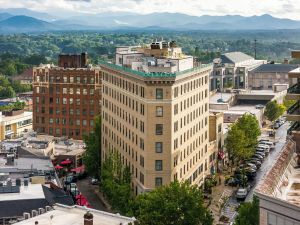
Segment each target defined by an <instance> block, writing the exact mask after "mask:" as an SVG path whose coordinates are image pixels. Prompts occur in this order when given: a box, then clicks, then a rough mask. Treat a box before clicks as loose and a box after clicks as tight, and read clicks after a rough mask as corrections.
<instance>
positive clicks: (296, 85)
mask: <svg viewBox="0 0 300 225" xmlns="http://www.w3.org/2000/svg"><path fill="white" fill-rule="evenodd" d="M292 57H293V58H297V59H300V50H296V51H292ZM288 76H289V85H290V87H289V89H288V91H287V92H288V93H287V95H286V99H287V100H294V101H295V103H294V104H293V105H292V106H291V107H290V108H289V109H288V110H287V117H286V118H287V120H289V121H292V122H293V123H292V125H291V127H290V128H289V130H288V133H291V132H293V131H299V130H300V105H299V101H300V67H299V68H296V69H294V70H292V71H290V72H289V73H288Z"/></svg>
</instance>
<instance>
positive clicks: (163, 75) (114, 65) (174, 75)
mask: <svg viewBox="0 0 300 225" xmlns="http://www.w3.org/2000/svg"><path fill="white" fill-rule="evenodd" d="M99 63H100V65H101V64H102V65H105V66H108V67H110V68H112V69H116V70H119V71H124V72H128V73H131V74H135V75H138V76H142V77H153V78H155V77H165V78H168V77H170V78H175V77H176V76H180V75H184V74H186V73H189V72H194V71H199V70H201V69H203V68H207V67H210V66H212V64H205V65H201V66H199V67H194V68H191V69H187V70H184V71H179V72H175V73H161V72H157V73H145V72H142V71H138V70H133V69H130V68H127V67H123V66H119V65H116V64H113V63H108V62H105V61H103V60H101V61H100V62H99Z"/></svg>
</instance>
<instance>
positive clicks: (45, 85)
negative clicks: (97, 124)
mask: <svg viewBox="0 0 300 225" xmlns="http://www.w3.org/2000/svg"><path fill="white" fill-rule="evenodd" d="M75 56H76V55H75ZM75 56H73V55H70V56H69V58H70V59H69V61H70V62H69V61H68V57H67V56H66V55H63V57H62V56H60V58H59V64H60V65H63V67H55V66H49V65H46V66H40V67H35V68H34V69H33V129H34V130H35V131H37V132H38V133H44V134H49V135H53V136H56V137H60V136H66V137H69V138H74V139H82V137H83V135H84V134H88V133H90V132H91V131H92V130H93V127H94V117H95V116H96V115H98V114H99V113H100V110H101V77H100V73H99V68H93V67H92V66H90V65H87V64H86V63H87V61H86V59H85V56H84V57H83V56H82V55H78V58H79V59H78V60H77V61H78V64H76V62H77V61H76V60H75V59H76V57H75ZM79 56H80V57H79ZM74 57H75V58H74ZM83 58H84V60H83ZM82 61H84V63H85V64H84V63H82ZM69 65H72V66H74V67H68V66H69ZM79 66H80V67H79Z"/></svg>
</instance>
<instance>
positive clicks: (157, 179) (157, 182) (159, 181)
mask: <svg viewBox="0 0 300 225" xmlns="http://www.w3.org/2000/svg"><path fill="white" fill-rule="evenodd" d="M160 186H162V177H155V187H160Z"/></svg>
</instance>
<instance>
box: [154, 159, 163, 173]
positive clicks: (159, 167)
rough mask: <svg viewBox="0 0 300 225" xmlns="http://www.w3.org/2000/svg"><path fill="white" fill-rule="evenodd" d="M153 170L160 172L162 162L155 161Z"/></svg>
mask: <svg viewBox="0 0 300 225" xmlns="http://www.w3.org/2000/svg"><path fill="white" fill-rule="evenodd" d="M155 170H156V171H162V170H163V162H162V160H155Z"/></svg>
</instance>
